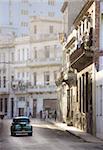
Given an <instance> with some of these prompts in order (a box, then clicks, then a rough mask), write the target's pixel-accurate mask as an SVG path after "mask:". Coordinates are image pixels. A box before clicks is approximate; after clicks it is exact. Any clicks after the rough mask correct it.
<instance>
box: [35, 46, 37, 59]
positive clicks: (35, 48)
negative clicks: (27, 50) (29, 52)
mask: <svg viewBox="0 0 103 150" xmlns="http://www.w3.org/2000/svg"><path fill="white" fill-rule="evenodd" d="M34 59H37V50H36V47H34Z"/></svg>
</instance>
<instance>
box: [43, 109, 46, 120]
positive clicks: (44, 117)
mask: <svg viewBox="0 0 103 150" xmlns="http://www.w3.org/2000/svg"><path fill="white" fill-rule="evenodd" d="M42 115H43V119H44V120H45V119H46V113H45V110H43V112H42Z"/></svg>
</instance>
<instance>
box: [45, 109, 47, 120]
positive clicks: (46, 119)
mask: <svg viewBox="0 0 103 150" xmlns="http://www.w3.org/2000/svg"><path fill="white" fill-rule="evenodd" d="M45 115H46V120H47V119H48V110H46V111H45Z"/></svg>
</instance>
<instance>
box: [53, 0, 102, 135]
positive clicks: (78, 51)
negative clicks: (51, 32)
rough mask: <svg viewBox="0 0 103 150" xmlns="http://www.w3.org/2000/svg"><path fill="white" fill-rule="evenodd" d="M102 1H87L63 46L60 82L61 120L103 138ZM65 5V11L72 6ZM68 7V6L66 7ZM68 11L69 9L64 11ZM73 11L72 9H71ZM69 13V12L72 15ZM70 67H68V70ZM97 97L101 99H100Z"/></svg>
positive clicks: (74, 21)
mask: <svg viewBox="0 0 103 150" xmlns="http://www.w3.org/2000/svg"><path fill="white" fill-rule="evenodd" d="M102 3H103V2H102V1H96V0H95V1H94V0H91V1H85V3H84V4H83V6H82V7H81V8H82V9H81V11H80V12H78V14H77V15H76V16H75V17H74V18H73V23H72V29H71V30H70V33H69V35H68V36H67V38H66V39H65V38H64V37H63V38H62V44H63V54H64V55H63V59H64V61H65V64H66V65H64V62H63V67H62V68H63V69H62V71H61V72H60V75H59V78H58V80H57V82H56V83H57V86H58V90H59V91H60V87H62V88H61V89H62V90H61V91H62V92H61V95H60V94H59V108H60V112H61V113H60V115H61V116H60V118H62V120H63V121H65V122H67V123H68V124H69V125H73V126H76V127H78V128H80V129H82V130H84V131H86V132H88V133H91V134H94V135H97V136H98V137H102V132H103V128H102V126H101V124H102V118H103V111H102V106H103V100H102V93H103V91H102V80H103V78H102V71H100V70H102V57H103V56H102V55H103V53H102V45H103V44H102ZM69 4H70V3H69V1H68V2H67V1H65V2H64V3H63V7H62V12H63V14H64V13H67V12H65V10H66V9H67V8H68V7H70V5H69ZM64 6H65V7H64ZM63 8H65V9H63ZM68 11H69V10H68ZM68 14H69V13H68ZM65 66H66V67H65ZM96 97H97V98H96Z"/></svg>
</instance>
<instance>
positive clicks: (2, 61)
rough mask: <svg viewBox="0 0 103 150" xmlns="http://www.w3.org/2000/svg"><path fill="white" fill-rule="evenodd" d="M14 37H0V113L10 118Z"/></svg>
mask: <svg viewBox="0 0 103 150" xmlns="http://www.w3.org/2000/svg"><path fill="white" fill-rule="evenodd" d="M14 48H15V47H14V37H12V36H7V35H5V36H4V35H2V36H1V37H0V112H2V113H3V114H5V115H8V116H11V110H10V109H9V108H12V107H11V106H12V97H11V96H12V95H11V93H12V91H11V82H12V81H13V80H14V70H13V63H14Z"/></svg>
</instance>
